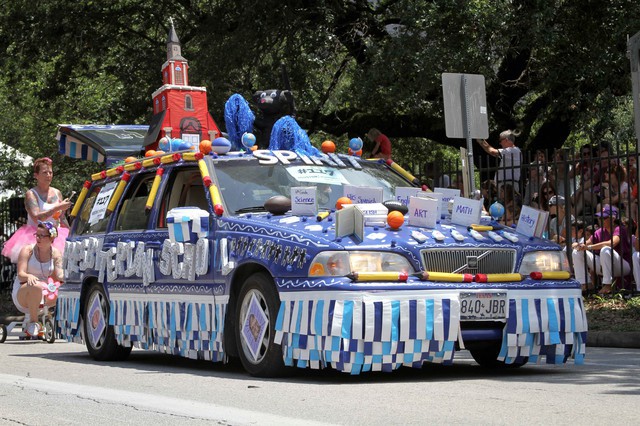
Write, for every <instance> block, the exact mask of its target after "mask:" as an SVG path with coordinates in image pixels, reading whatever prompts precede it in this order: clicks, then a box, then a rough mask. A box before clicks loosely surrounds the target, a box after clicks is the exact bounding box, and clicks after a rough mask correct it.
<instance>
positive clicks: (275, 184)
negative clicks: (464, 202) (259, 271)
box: [212, 158, 412, 215]
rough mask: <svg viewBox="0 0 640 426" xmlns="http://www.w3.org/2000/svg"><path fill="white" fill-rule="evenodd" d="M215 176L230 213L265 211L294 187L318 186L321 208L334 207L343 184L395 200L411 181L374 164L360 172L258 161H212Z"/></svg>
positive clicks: (364, 165)
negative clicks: (272, 200) (377, 191)
mask: <svg viewBox="0 0 640 426" xmlns="http://www.w3.org/2000/svg"><path fill="white" fill-rule="evenodd" d="M212 162H213V164H214V166H213V169H214V171H215V176H216V178H217V182H218V185H219V188H220V193H221V195H222V198H223V199H224V203H225V205H226V210H227V212H228V213H229V214H232V215H233V214H241V213H250V212H261V211H265V210H264V208H263V206H264V202H265V201H266V200H268V199H269V198H271V197H273V196H276V195H283V196H285V197H289V198H290V197H291V188H292V187H296V186H303V187H304V186H307V187H309V186H315V187H316V188H317V190H316V198H317V200H318V208H319V209H320V210H322V209H332V208H335V205H336V201H337V200H338V198H340V197H342V196H343V194H344V190H343V186H344V185H353V186H365V187H375V188H382V189H383V194H384V195H383V200H384V201H386V200H390V199H393V198H394V196H395V189H396V187H408V186H412V185H411V184H410V183H409V182H407V181H406V180H404V179H403V178H401V177H400V176H398V175H397V174H395V173H394V172H392V171H391V170H389V169H388V168H387V167H386V166H385V165H384V164H380V163H378V162H375V161H362V162H360V164H361V165H362V168H361V169H357V168H355V167H353V166H351V165H347V167H337V166H330V165H324V164H323V165H320V166H319V165H308V164H305V163H304V162H302V161H301V160H294V161H291V162H290V164H282V163H281V162H278V163H276V164H260V163H259V162H258V159H257V158H246V159H242V160H235V159H222V160H212Z"/></svg>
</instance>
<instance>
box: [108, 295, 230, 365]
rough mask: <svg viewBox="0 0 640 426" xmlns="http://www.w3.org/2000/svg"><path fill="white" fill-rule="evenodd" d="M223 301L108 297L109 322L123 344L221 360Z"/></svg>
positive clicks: (188, 356)
mask: <svg viewBox="0 0 640 426" xmlns="http://www.w3.org/2000/svg"><path fill="white" fill-rule="evenodd" d="M226 307H227V305H226V304H212V303H186V302H143V301H131V300H115V301H114V300H112V301H111V309H110V315H109V324H110V325H113V326H114V332H115V337H116V340H117V342H118V343H119V344H120V345H123V346H132V345H133V346H135V347H138V348H141V349H149V350H155V351H159V352H163V353H167V354H172V355H179V356H182V357H186V358H192V359H205V360H210V361H224V360H225V353H224V348H223V346H222V340H223V339H222V338H223V328H224V317H225V314H226Z"/></svg>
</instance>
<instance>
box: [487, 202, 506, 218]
mask: <svg viewBox="0 0 640 426" xmlns="http://www.w3.org/2000/svg"><path fill="white" fill-rule="evenodd" d="M489 214H490V215H491V217H492V218H493V220H498V219H500V218H501V217H502V216H503V215H504V206H503V205H502V204H500V203H499V202H497V201H496V202H495V203H493V204H491V206H490V207H489Z"/></svg>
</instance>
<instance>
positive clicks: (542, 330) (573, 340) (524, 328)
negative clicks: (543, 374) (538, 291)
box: [498, 296, 587, 364]
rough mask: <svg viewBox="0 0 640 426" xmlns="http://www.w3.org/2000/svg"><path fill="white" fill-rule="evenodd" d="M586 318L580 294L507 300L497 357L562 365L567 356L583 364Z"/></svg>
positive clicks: (499, 358)
mask: <svg viewBox="0 0 640 426" xmlns="http://www.w3.org/2000/svg"><path fill="white" fill-rule="evenodd" d="M586 342H587V317H586V311H585V308H584V305H583V303H582V297H581V296H578V297H567V298H543V299H510V300H509V313H508V318H507V324H506V327H505V328H504V334H503V339H502V348H501V350H500V354H499V355H498V360H500V361H504V362H505V363H507V364H511V363H514V362H521V361H522V360H523V358H525V357H528V358H529V362H538V361H539V360H540V356H541V355H544V356H545V357H546V363H547V364H562V363H564V362H566V360H567V359H568V358H569V357H572V358H573V359H574V362H575V363H576V364H583V363H584V356H585V353H586Z"/></svg>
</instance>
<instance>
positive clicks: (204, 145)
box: [198, 139, 211, 154]
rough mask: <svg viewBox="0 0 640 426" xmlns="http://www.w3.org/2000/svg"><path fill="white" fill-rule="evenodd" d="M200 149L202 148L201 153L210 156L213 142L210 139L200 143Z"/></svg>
mask: <svg viewBox="0 0 640 426" xmlns="http://www.w3.org/2000/svg"><path fill="white" fill-rule="evenodd" d="M198 148H200V152H201V153H203V154H209V153H210V152H211V141H210V140H209V139H204V140H202V141H200V145H199V146H198Z"/></svg>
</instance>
